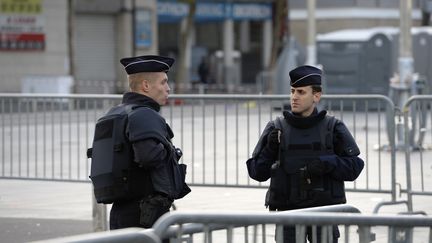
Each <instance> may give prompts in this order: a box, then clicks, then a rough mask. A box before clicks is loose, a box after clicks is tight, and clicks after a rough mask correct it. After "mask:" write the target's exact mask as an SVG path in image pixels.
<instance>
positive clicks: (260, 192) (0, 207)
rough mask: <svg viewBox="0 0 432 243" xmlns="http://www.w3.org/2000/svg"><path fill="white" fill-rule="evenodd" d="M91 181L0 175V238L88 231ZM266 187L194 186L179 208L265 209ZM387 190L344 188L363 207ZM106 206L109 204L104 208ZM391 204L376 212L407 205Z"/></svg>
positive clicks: (424, 201) (424, 203) (425, 203)
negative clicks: (52, 180)
mask: <svg viewBox="0 0 432 243" xmlns="http://www.w3.org/2000/svg"><path fill="white" fill-rule="evenodd" d="M91 195H92V194H91V185H90V184H89V183H71V182H45V181H27V180H0V235H1V239H0V242H8V243H15V242H28V241H35V240H43V239H50V238H55V237H62V236H69V235H76V234H81V233H89V232H91V231H92V221H91V220H92V197H91ZM264 195H265V190H264V189H239V188H211V187H193V188H192V193H191V194H189V195H188V196H187V197H185V198H184V199H181V200H178V201H177V202H176V206H177V208H178V210H181V211H195V212H197V211H201V212H204V211H237V212H238V211H255V212H257V211H266V209H265V208H264V206H263V202H264ZM388 199H389V197H388V196H387V195H382V194H366V193H348V203H349V204H351V205H353V206H355V207H358V208H359V209H360V210H361V211H362V212H363V213H371V212H372V210H373V208H374V206H375V205H376V204H377V203H378V202H380V201H382V200H388ZM416 205H419V207H418V208H419V209H420V208H421V209H422V210H425V211H427V213H428V214H432V205H430V198H427V197H426V198H419V199H418V200H416ZM108 209H109V208H108ZM405 210H406V209H405V208H404V206H390V207H385V208H383V209H382V211H381V212H380V213H395V212H399V211H405Z"/></svg>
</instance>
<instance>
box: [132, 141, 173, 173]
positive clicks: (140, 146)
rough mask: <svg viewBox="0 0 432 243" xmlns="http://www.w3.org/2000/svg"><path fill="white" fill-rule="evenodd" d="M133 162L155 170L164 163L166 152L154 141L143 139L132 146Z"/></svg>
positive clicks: (161, 145)
mask: <svg viewBox="0 0 432 243" xmlns="http://www.w3.org/2000/svg"><path fill="white" fill-rule="evenodd" d="M132 148H133V152H134V161H135V162H136V163H138V165H139V166H141V167H144V168H157V167H160V166H162V163H165V159H166V157H167V150H166V148H165V146H164V145H163V144H162V143H160V142H158V141H157V140H156V139H151V138H149V139H144V140H140V141H138V142H135V143H133V144H132Z"/></svg>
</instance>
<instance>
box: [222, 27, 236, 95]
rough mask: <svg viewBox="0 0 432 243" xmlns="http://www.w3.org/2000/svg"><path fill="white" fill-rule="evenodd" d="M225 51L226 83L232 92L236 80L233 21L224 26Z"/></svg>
mask: <svg viewBox="0 0 432 243" xmlns="http://www.w3.org/2000/svg"><path fill="white" fill-rule="evenodd" d="M223 35H224V36H223V50H224V71H225V73H224V79H225V80H224V83H225V84H226V85H227V87H228V91H229V92H232V91H234V88H235V85H236V84H235V81H236V80H235V79H234V67H233V65H234V59H233V55H232V54H233V51H234V22H233V20H232V19H226V20H225V21H224V26H223Z"/></svg>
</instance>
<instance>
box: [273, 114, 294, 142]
mask: <svg viewBox="0 0 432 243" xmlns="http://www.w3.org/2000/svg"><path fill="white" fill-rule="evenodd" d="M274 124H275V128H276V129H279V130H281V131H282V134H281V145H282V146H284V147H288V145H289V133H290V130H291V127H290V126H289V125H288V123H287V121H286V120H285V118H284V117H283V116H278V117H277V118H276V119H275V121H274Z"/></svg>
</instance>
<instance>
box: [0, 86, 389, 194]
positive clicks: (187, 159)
mask: <svg viewBox="0 0 432 243" xmlns="http://www.w3.org/2000/svg"><path fill="white" fill-rule="evenodd" d="M120 102H121V96H120V95H49V96H47V95H26V94H1V95H0V112H1V113H0V114H1V115H0V124H1V130H0V134H1V136H0V143H1V150H2V151H1V157H0V177H1V178H17V179H40V180H60V181H81V182H87V181H88V174H89V163H90V161H89V160H88V159H87V158H86V156H85V151H86V149H87V148H88V147H91V143H92V138H93V133H94V124H95V121H96V120H97V119H98V118H99V117H100V116H102V115H103V114H104V113H105V112H106V111H107V110H108V109H109V108H110V107H111V106H113V105H115V104H118V103H120ZM288 104H289V96H288V95H171V96H170V103H169V105H167V106H165V107H163V108H162V111H161V113H162V115H163V116H164V117H165V118H166V120H167V122H168V123H169V124H170V126H171V127H172V128H173V131H174V134H175V137H174V139H173V141H174V144H175V145H176V146H178V147H180V148H182V150H183V154H184V156H183V158H182V162H184V163H186V164H188V166H189V171H188V174H187V181H188V182H189V183H190V184H191V185H197V186H225V187H266V186H267V183H257V182H255V181H252V180H251V179H250V178H249V177H248V175H247V170H246V167H245V161H246V160H247V159H248V158H249V157H250V155H251V153H252V150H253V148H254V147H255V144H256V143H257V141H258V138H259V135H260V134H261V132H262V130H263V129H264V126H265V124H266V123H267V122H268V121H270V120H272V119H274V118H275V117H276V116H280V115H281V110H282V109H284V108H285V107H286V106H287V105H288ZM321 106H322V107H323V108H326V109H327V110H328V111H329V113H330V114H332V115H335V116H336V117H337V118H339V119H341V120H343V122H344V123H345V124H346V126H347V127H348V128H349V130H350V131H351V133H352V134H353V136H354V137H355V139H356V141H357V143H358V145H359V147H360V151H361V155H360V156H361V157H362V158H363V159H364V160H365V162H366V167H365V170H364V171H363V172H362V174H361V176H360V177H359V178H358V179H357V180H356V182H353V183H348V184H347V190H349V191H362V192H379V193H392V198H393V199H394V198H395V191H396V190H395V184H396V181H395V175H396V172H395V168H396V167H395V163H396V161H395V151H394V134H395V131H394V130H395V127H394V105H393V103H392V102H391V100H389V99H388V98H387V97H385V96H381V95H324V96H323V98H322V101H321ZM381 148H387V149H388V151H389V152H387V151H386V150H385V149H384V150H383V149H381Z"/></svg>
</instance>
